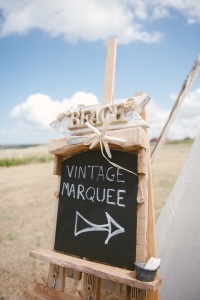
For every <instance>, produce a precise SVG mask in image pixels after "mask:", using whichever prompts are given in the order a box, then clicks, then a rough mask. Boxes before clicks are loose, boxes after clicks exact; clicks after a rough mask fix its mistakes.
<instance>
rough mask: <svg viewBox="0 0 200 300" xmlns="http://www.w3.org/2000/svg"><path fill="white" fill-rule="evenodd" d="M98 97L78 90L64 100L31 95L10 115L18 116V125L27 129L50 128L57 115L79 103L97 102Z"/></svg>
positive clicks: (90, 103)
mask: <svg viewBox="0 0 200 300" xmlns="http://www.w3.org/2000/svg"><path fill="white" fill-rule="evenodd" d="M97 103H98V99H97V97H96V96H95V95H94V94H92V93H85V92H77V93H75V94H74V96H73V97H72V98H70V99H64V100H63V101H53V100H52V99H51V98H50V97H49V96H47V95H43V94H35V95H30V96H29V97H28V99H27V100H26V101H25V102H23V103H21V104H19V105H17V106H15V107H14V108H13V109H12V110H11V112H10V116H11V117H12V118H17V119H18V120H19V122H18V123H17V125H16V126H18V127H20V128H22V127H23V128H24V129H27V130H35V129H41V130H44V129H50V127H49V124H50V123H51V122H53V121H54V120H55V119H56V117H57V115H58V114H60V113H63V112H65V111H67V110H68V108H70V107H72V106H73V107H76V106H77V105H78V104H85V105H92V104H97Z"/></svg>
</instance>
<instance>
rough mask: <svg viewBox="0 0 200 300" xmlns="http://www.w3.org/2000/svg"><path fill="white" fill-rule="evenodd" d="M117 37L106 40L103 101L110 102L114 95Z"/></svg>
mask: <svg viewBox="0 0 200 300" xmlns="http://www.w3.org/2000/svg"><path fill="white" fill-rule="evenodd" d="M116 50H117V39H116V38H111V39H109V40H108V42H107V49H106V67H105V80H104V94H103V103H106V102H110V101H112V100H113V96H114V81H115V65H116Z"/></svg>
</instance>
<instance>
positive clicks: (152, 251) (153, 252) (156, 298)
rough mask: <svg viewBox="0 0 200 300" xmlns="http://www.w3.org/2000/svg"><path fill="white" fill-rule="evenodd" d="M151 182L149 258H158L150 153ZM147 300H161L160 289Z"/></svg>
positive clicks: (148, 294) (149, 185) (149, 191)
mask: <svg viewBox="0 0 200 300" xmlns="http://www.w3.org/2000/svg"><path fill="white" fill-rule="evenodd" d="M148 160H149V181H148V198H149V207H148V215H149V217H148V248H147V251H148V258H150V257H152V256H153V257H157V247H156V229H155V224H156V223H155V213H154V199H153V185H152V171H151V159H150V152H149V157H148ZM147 300H160V289H157V290H156V291H155V292H150V291H148V292H147Z"/></svg>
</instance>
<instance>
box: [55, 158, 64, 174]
mask: <svg viewBox="0 0 200 300" xmlns="http://www.w3.org/2000/svg"><path fill="white" fill-rule="evenodd" d="M62 159H63V158H62V156H60V155H55V157H54V167H53V175H61V169H62Z"/></svg>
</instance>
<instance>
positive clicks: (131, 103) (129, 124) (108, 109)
mask: <svg viewBox="0 0 200 300" xmlns="http://www.w3.org/2000/svg"><path fill="white" fill-rule="evenodd" d="M149 100H150V97H149V96H148V95H142V96H137V97H132V98H128V99H122V100H117V101H114V102H113V103H107V104H99V105H91V106H83V107H79V108H73V109H70V110H69V111H67V112H66V113H63V114H60V115H58V117H57V119H56V120H55V121H53V122H52V123H51V124H50V126H51V127H52V128H53V129H55V130H56V131H58V132H60V133H62V134H64V135H66V136H69V135H70V134H80V133H83V132H88V131H90V129H89V128H87V126H86V124H85V123H86V122H89V123H90V124H92V125H93V126H95V127H97V128H98V130H101V129H102V127H103V123H104V121H105V118H106V116H107V115H108V114H111V113H112V114H113V117H114V118H113V121H112V123H111V124H110V126H109V129H110V130H113V129H122V128H133V127H138V126H140V127H143V128H148V127H149V125H148V124H147V123H146V122H145V121H144V120H143V119H142V118H141V116H140V115H139V114H140V112H141V110H142V108H143V107H144V106H145V105H146V104H147V103H148V102H149Z"/></svg>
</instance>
